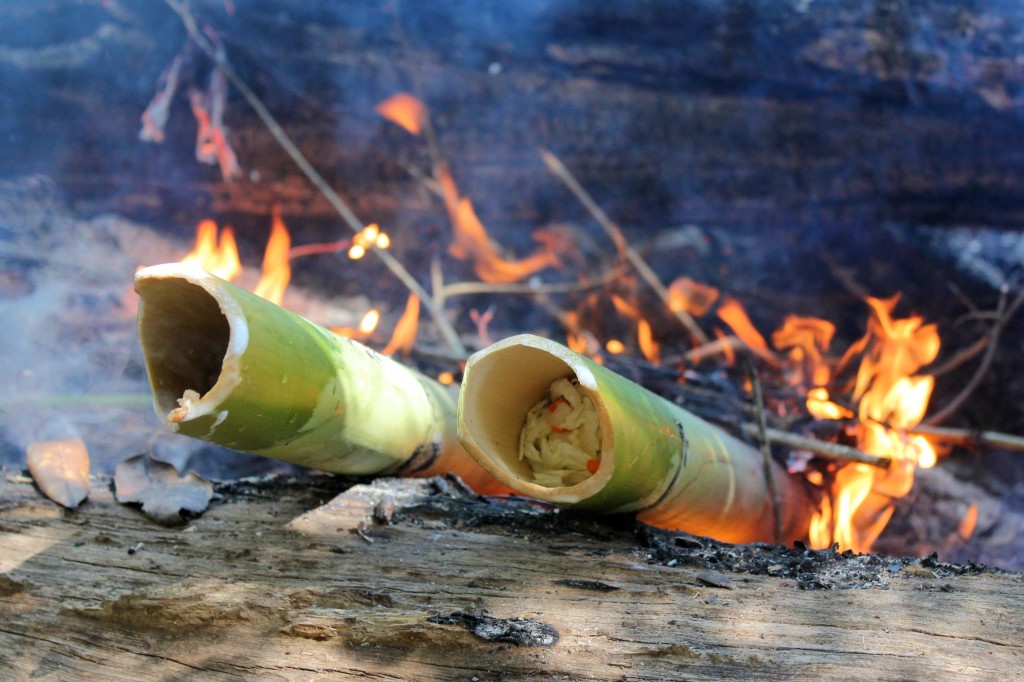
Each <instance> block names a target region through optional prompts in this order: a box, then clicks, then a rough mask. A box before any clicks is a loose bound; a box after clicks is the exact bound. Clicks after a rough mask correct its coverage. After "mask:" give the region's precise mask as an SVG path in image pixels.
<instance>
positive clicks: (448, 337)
mask: <svg viewBox="0 0 1024 682" xmlns="http://www.w3.org/2000/svg"><path fill="white" fill-rule="evenodd" d="M165 2H166V3H167V5H168V6H169V7H170V8H171V9H172V10H174V12H175V13H176V14H178V16H179V17H181V20H182V23H184V25H185V29H186V30H187V31H188V34H189V36H190V37H191V38H192V41H193V42H194V43H195V44H196V45H197V46H198V47H199V48H200V49H201V50H202V51H203V52H205V53H206V55H207V56H208V57H209V58H210V59H212V60H213V62H214V63H215V64H216V65H217V68H219V69H220V70H221V71H223V72H224V75H225V76H226V77H227V79H228V80H229V81H231V84H232V85H234V86H235V88H236V89H237V90H238V91H239V92H240V93H241V94H242V97H244V98H245V101H246V102H248V103H249V106H251V107H252V108H253V110H254V111H255V112H256V115H257V116H259V118H260V120H261V121H263V124H264V125H265V126H266V127H267V130H269V131H270V134H271V135H272V136H273V137H274V139H275V140H276V141H277V143H278V144H279V145H280V146H281V148H282V149H283V150H284V151H285V153H286V154H288V156H289V157H291V159H292V161H294V162H295V165H296V166H298V167H299V170H301V171H302V173H303V174H304V175H305V176H306V178H308V179H309V181H310V182H311V183H313V185H314V186H315V187H316V188H317V189H318V190H320V193H321V194H323V195H324V197H325V198H326V199H327V201H328V203H330V204H331V206H332V207H333V208H334V210H335V211H337V213H338V215H339V216H341V218H342V220H343V221H344V222H345V223H346V224H347V225H348V226H349V228H351V230H352V231H353V232H355V233H356V234H358V233H359V232H361V231H362V230H363V227H365V226H364V225H363V222H362V221H361V220H359V218H358V217H357V216H356V214H355V213H353V212H352V209H350V208H349V207H348V205H347V204H346V203H345V202H344V201H343V200H342V198H341V197H340V196H338V193H337V192H335V191H334V189H333V188H332V187H331V186H330V185H329V184H328V183H327V181H326V180H325V179H324V178H323V176H322V175H320V173H319V172H318V171H317V170H316V169H315V168H314V167H313V165H312V164H311V163H310V162H309V161H308V160H307V159H306V157H305V156H304V155H303V154H302V152H301V151H299V148H298V147H297V146H295V143H294V142H292V140H291V138H290V137H289V136H288V133H286V132H285V131H284V128H282V127H281V126H280V124H278V122H277V120H276V119H275V118H274V116H273V114H271V113H270V110H269V109H267V107H266V106H265V105H264V104H263V101H262V100H261V99H260V98H259V96H258V95H257V94H256V93H255V92H253V90H252V89H251V88H250V87H249V86H248V84H246V82H245V81H244V80H242V78H241V77H240V76H239V75H238V73H237V72H236V71H235V70H234V68H233V67H232V66H231V64H229V63H228V62H227V60H226V59H224V58H223V57H222V55H219V54H218V51H217V49H216V47H214V45H213V44H212V43H211V42H210V41H209V39H208V38H207V37H206V36H204V35H203V34H202V32H201V31H200V30H199V27H198V26H197V25H196V20H195V17H194V16H193V15H192V12H191V11H190V10H189V8H188V7H187V5H186V4H185V2H183V1H182V0H165ZM370 250H371V251H373V252H374V253H375V254H377V257H378V258H380V259H381V261H382V262H383V263H384V265H385V266H387V268H388V270H390V271H391V272H392V273H393V274H394V275H395V276H396V277H398V279H399V280H401V281H402V283H403V284H405V286H406V287H408V289H409V290H410V291H412V292H413V293H414V294H416V295H417V296H418V297H419V299H420V301H422V302H423V305H425V306H426V308H427V310H429V311H430V314H431V317H433V318H434V322H435V323H436V324H437V327H438V329H440V331H441V334H442V335H443V336H444V338H445V341H447V342H448V345H449V346H451V348H452V351H453V352H455V353H456V354H461V355H465V354H466V348H465V346H463V345H462V341H461V340H459V336H458V334H457V333H456V332H455V329H454V328H453V327H452V325H451V323H450V322H449V321H448V319H447V318H446V317H445V315H444V311H443V310H441V309H440V308H438V307H437V306H436V305H435V304H434V300H433V299H432V298H431V297H430V294H428V293H427V292H426V290H425V289H424V288H423V287H422V286H421V285H420V283H419V282H418V281H416V278H415V277H413V276H412V275H411V274H410V273H409V271H408V270H406V269H405V266H403V265H402V264H401V263H400V262H399V261H398V259H396V258H395V257H394V256H392V255H391V254H390V253H389V252H387V251H385V250H383V249H380V248H377V246H376V245H371V246H370Z"/></svg>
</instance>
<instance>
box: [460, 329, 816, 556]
mask: <svg viewBox="0 0 1024 682" xmlns="http://www.w3.org/2000/svg"><path fill="white" fill-rule="evenodd" d="M565 376H575V377H576V378H577V379H578V380H579V383H580V386H581V387H582V388H583V390H584V391H586V392H587V394H588V395H589V396H590V397H591V399H592V400H593V401H594V405H595V406H596V408H597V413H598V418H599V421H600V431H601V443H602V445H601V452H602V455H601V463H600V466H599V467H598V470H597V471H596V472H595V473H594V474H593V476H591V477H590V478H588V479H587V480H585V481H583V482H582V483H579V484H577V485H575V486H568V487H557V488H548V487H544V486H540V485H537V484H535V483H533V482H532V480H531V479H532V476H531V473H530V470H529V466H528V465H527V463H526V462H524V461H521V460H520V459H519V432H520V431H521V429H522V426H523V424H524V423H525V418H526V413H527V412H528V411H529V409H530V408H531V407H533V405H535V404H536V403H537V402H538V401H539V400H541V399H542V398H543V397H544V396H545V395H546V392H547V389H548V387H549V386H550V384H551V382H552V381H554V380H555V379H558V378H560V377H565ZM459 438H460V439H461V441H462V443H463V445H464V446H465V448H466V450H467V451H468V452H469V454H470V455H472V456H473V458H474V459H476V460H477V462H479V463H480V465H481V466H482V467H483V468H484V469H486V470H487V471H489V472H490V473H491V474H492V475H493V476H494V477H495V478H496V479H498V480H499V481H501V482H502V483H504V484H506V485H508V486H509V487H511V488H513V489H515V490H517V491H519V492H521V493H523V494H525V495H529V496H531V497H536V498H538V499H541V500H546V501H549V502H554V503H558V504H562V505H565V506H568V507H572V508H577V509H588V510H593V511H599V512H608V513H614V512H639V518H640V519H641V520H643V521H645V522H647V523H650V524H652V525H655V526H659V527H662V528H669V529H673V530H680V531H684V532H687V533H692V534H695V535H705V536H709V537H713V538H715V539H718V540H722V541H725V542H754V541H766V542H772V541H774V540H775V539H776V538H775V521H774V513H773V502H772V495H771V490H770V488H769V485H768V483H767V481H766V479H765V473H764V465H763V461H762V458H761V453H760V452H759V451H757V450H755V449H753V448H751V447H750V446H748V445H746V444H745V443H743V442H741V441H739V440H737V439H736V438H733V437H732V436H730V435H728V434H727V433H725V432H724V431H722V430H721V429H719V428H717V427H715V426H712V425H711V424H708V423H707V422H705V421H703V420H702V419H700V418H698V417H696V416H694V415H692V414H690V413H689V412H687V411H686V410H684V409H682V408H681V407H679V406H678V405H675V404H673V403H671V402H669V401H667V400H664V399H663V398H660V397H658V396H656V395H654V394H653V393H651V392H650V391H647V390H646V389H644V388H642V387H640V386H638V385H636V384H634V383H633V382H631V381H629V380H627V379H624V378H623V377H621V376H619V375H617V374H615V373H614V372H611V371H609V370H607V369H605V368H604V367H602V366H600V365H598V364H596V363H594V362H592V361H591V360H589V359H588V358H585V357H583V356H581V355H579V354H577V353H574V352H573V351H571V350H569V349H568V348H566V347H565V346H562V345H561V344H558V343H556V342H554V341H550V340H548V339H544V338H540V337H537V336H531V335H520V336H514V337H511V338H509V339H505V340H504V341H501V342H499V343H497V344H494V345H493V346H491V347H490V348H487V349H485V350H483V351H480V352H479V353H477V354H475V355H473V356H472V357H471V358H470V360H469V362H468V363H467V366H466V372H465V377H464V379H463V382H462V391H461V394H460V397H459ZM772 466H775V479H776V484H777V487H778V492H779V498H780V502H781V504H780V511H781V515H782V526H783V533H782V539H783V540H784V541H786V542H790V541H793V540H797V539H802V538H804V537H805V536H806V534H807V528H808V524H809V523H810V516H811V514H812V512H813V508H812V505H811V503H810V500H809V497H808V495H807V491H806V488H805V485H804V483H803V482H802V481H800V480H798V479H795V478H793V477H791V476H789V475H788V474H786V473H785V472H784V471H783V470H782V469H781V467H778V466H777V465H775V464H774V463H773V465H772Z"/></svg>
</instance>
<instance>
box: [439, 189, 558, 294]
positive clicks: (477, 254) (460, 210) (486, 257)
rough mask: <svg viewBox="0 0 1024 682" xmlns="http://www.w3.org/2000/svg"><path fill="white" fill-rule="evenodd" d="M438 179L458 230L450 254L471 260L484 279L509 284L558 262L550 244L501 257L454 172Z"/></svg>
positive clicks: (493, 282)
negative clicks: (516, 257) (462, 194)
mask: <svg viewBox="0 0 1024 682" xmlns="http://www.w3.org/2000/svg"><path fill="white" fill-rule="evenodd" d="M438 179H439V181H440V184H441V193H442V196H443V197H444V204H445V208H446V209H447V210H448V217H449V219H450V220H451V222H452V228H453V229H454V231H455V240H454V241H453V242H452V244H451V246H449V247H448V253H450V254H451V255H452V257H453V258H457V259H458V260H469V259H472V261H473V270H474V272H476V274H477V277H479V278H480V279H481V280H483V281H484V282H490V283H492V284H509V283H511V282H518V281H519V280H521V279H523V278H524V277H529V276H530V275H532V274H533V273H535V272H537V271H539V270H543V269H544V268H546V267H549V266H555V265H558V264H559V260H558V257H557V256H556V255H555V252H554V251H553V250H552V249H551V248H550V244H549V245H545V248H543V249H542V250H540V251H538V252H537V253H535V254H533V255H532V256H528V257H527V258H524V259H522V260H518V261H510V260H506V259H504V258H502V257H501V256H500V255H499V254H498V252H497V251H495V249H494V246H493V245H492V244H491V240H490V237H488V235H487V230H485V229H484V226H483V223H481V222H480V219H479V218H478V217H477V215H476V211H475V210H473V204H472V202H470V200H469V199H467V198H465V197H460V196H459V190H458V188H457V187H456V186H455V181H454V180H452V176H451V174H450V173H448V171H447V170H444V169H442V170H441V172H440V177H439V178H438Z"/></svg>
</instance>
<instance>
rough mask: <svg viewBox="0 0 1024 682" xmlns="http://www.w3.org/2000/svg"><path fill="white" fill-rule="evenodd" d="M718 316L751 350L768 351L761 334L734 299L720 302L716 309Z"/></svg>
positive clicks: (730, 298)
mask: <svg viewBox="0 0 1024 682" xmlns="http://www.w3.org/2000/svg"><path fill="white" fill-rule="evenodd" d="M718 316H719V317H720V318H722V322H725V323H726V324H727V325H729V327H730V328H731V329H732V330H733V332H734V333H735V334H736V336H738V337H740V339H741V340H742V341H743V343H745V344H747V346H748V347H749V348H750V349H751V350H753V351H759V350H760V351H767V350H768V344H767V343H766V342H765V340H764V337H763V336H761V332H759V331H757V327H755V326H754V323H753V322H751V321H750V318H749V317H748V316H747V311H746V310H744V309H743V306H742V305H741V304H740V302H739V301H737V300H736V299H735V298H732V297H729V298H726V299H725V300H724V301H722V305H720V306H719V307H718Z"/></svg>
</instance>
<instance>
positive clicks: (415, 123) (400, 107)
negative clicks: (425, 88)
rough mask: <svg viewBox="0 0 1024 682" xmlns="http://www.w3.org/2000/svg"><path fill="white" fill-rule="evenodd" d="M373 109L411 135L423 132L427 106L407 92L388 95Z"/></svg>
mask: <svg viewBox="0 0 1024 682" xmlns="http://www.w3.org/2000/svg"><path fill="white" fill-rule="evenodd" d="M374 111H376V112H377V113H378V114H380V115H381V116H383V117H384V118H386V119H387V120H389V121H391V122H392V123H394V124H396V125H399V126H401V127H403V128H405V129H406V130H407V131H409V132H410V133H412V134H413V135H419V134H420V133H421V132H423V122H424V121H426V119H427V108H426V107H425V106H423V102H421V101H419V100H418V99H416V98H415V97H413V96H412V95H410V94H409V93H407V92H400V93H398V94H397V95H392V96H391V97H388V98H387V99H386V100H384V101H383V102H381V103H380V104H378V105H377V106H376V107H374Z"/></svg>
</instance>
